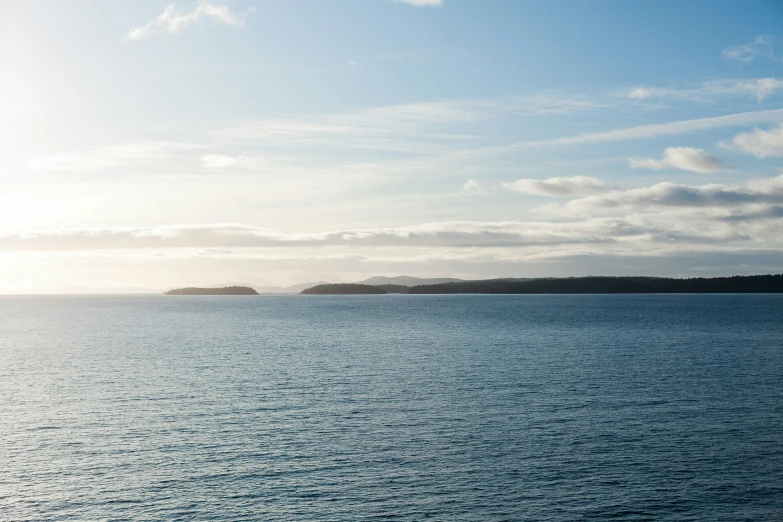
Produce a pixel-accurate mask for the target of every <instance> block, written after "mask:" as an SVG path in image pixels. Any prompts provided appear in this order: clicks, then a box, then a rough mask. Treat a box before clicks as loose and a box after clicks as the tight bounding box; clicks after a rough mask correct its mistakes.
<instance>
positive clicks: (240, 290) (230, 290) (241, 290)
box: [165, 286, 258, 295]
mask: <svg viewBox="0 0 783 522" xmlns="http://www.w3.org/2000/svg"><path fill="white" fill-rule="evenodd" d="M165 294H166V295H258V292H256V291H255V290H253V289H252V288H250V287H249V286H226V287H224V288H195V287H190V288H175V289H173V290H169V291H168V292H165Z"/></svg>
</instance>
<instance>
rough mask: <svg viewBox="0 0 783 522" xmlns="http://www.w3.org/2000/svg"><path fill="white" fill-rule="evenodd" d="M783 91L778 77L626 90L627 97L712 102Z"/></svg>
mask: <svg viewBox="0 0 783 522" xmlns="http://www.w3.org/2000/svg"><path fill="white" fill-rule="evenodd" d="M780 91H783V80H780V79H778V78H754V79H726V80H711V81H708V82H704V83H703V84H701V85H700V86H699V87H696V88H691V89H682V88H675V87H637V88H635V89H632V90H631V91H629V92H628V94H627V96H628V98H631V99H633V100H646V99H648V98H659V99H674V100H688V101H702V102H713V101H716V100H717V99H718V98H724V97H732V96H743V97H745V96H750V97H753V98H755V99H756V100H757V101H759V102H761V101H764V100H765V99H766V98H768V97H770V96H772V95H774V94H776V93H778V92H780Z"/></svg>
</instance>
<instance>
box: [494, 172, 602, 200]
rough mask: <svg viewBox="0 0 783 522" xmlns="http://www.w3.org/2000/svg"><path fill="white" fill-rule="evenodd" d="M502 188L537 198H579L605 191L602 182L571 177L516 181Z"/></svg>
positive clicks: (587, 178)
mask: <svg viewBox="0 0 783 522" xmlns="http://www.w3.org/2000/svg"><path fill="white" fill-rule="evenodd" d="M503 187H505V188H507V189H508V190H513V191H514V192H521V193H522V194H534V195H537V196H553V197H563V196H579V195H584V194H597V193H601V192H604V191H606V190H607V187H606V185H605V184H604V182H603V181H601V180H599V179H596V178H590V177H587V176H572V177H570V178H549V179H543V180H537V179H518V180H516V181H513V182H511V183H503Z"/></svg>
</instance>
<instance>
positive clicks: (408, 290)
mask: <svg viewBox="0 0 783 522" xmlns="http://www.w3.org/2000/svg"><path fill="white" fill-rule="evenodd" d="M386 286H394V288H393V289H392V290H391V291H389V289H387V288H385V287H386ZM399 286H400V285H366V284H322V285H317V286H314V287H312V288H308V289H306V290H303V291H302V293H303V294H314V295H341V294H343V295H344V294H352V295H356V294H384V293H404V294H700V293H703V294H715V293H726V294H734V293H783V274H778V275H756V276H732V277H711V278H704V277H694V278H690V279H674V278H666V277H601V276H595V277H568V278H546V279H527V280H519V279H487V280H480V281H457V282H449V283H439V284H433V285H417V286H411V287H403V288H398V287H399Z"/></svg>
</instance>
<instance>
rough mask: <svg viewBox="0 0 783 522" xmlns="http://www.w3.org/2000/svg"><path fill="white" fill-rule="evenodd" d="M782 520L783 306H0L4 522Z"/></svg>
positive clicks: (696, 299) (148, 300)
mask: <svg viewBox="0 0 783 522" xmlns="http://www.w3.org/2000/svg"><path fill="white" fill-rule="evenodd" d="M377 518H386V519H390V520H424V519H432V520H446V521H453V520H531V521H554V520H579V519H595V520H608V519H615V520H705V521H706V520H710V521H737V520H770V521H772V520H783V296H781V295H644V296H641V295H602V296H590V295H580V296H565V295H560V296H553V295H527V296H478V295H471V296H469V295H447V296H406V295H381V296H299V295H296V296H258V297H166V296H105V297H94V296H91V297H76V296H74V297H4V298H0V520H265V521H291V520H335V521H341V520H369V519H377Z"/></svg>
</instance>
